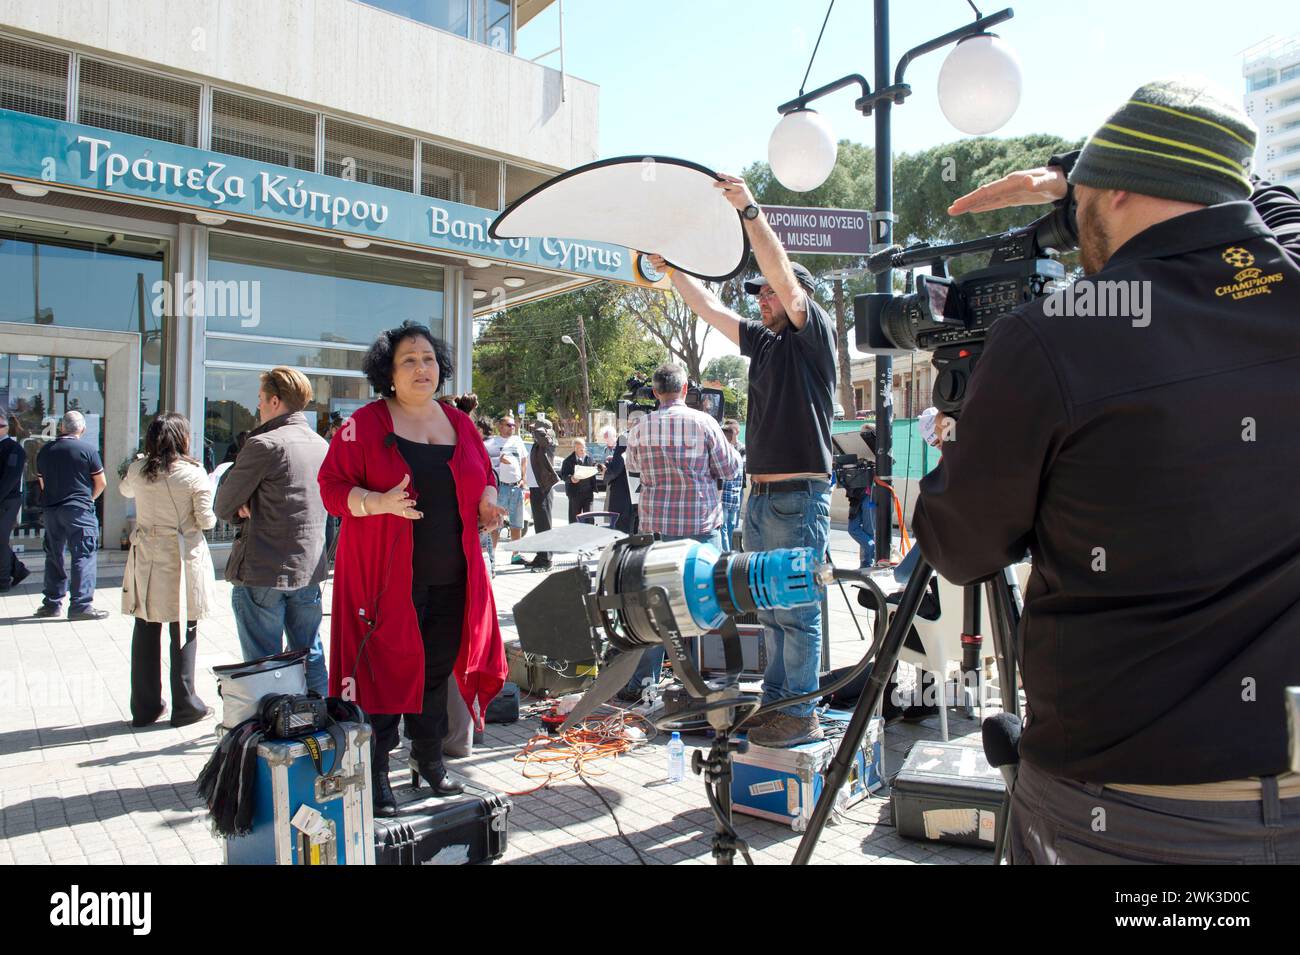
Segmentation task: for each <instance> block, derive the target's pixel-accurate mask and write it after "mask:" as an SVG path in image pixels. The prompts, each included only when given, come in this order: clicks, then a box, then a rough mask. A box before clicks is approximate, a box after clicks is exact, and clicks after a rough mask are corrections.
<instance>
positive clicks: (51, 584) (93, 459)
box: [36, 411, 108, 620]
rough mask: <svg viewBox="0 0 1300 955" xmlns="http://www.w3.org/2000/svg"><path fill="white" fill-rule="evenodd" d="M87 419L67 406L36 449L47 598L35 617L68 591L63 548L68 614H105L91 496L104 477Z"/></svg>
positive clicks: (51, 609) (54, 610) (50, 612)
mask: <svg viewBox="0 0 1300 955" xmlns="http://www.w3.org/2000/svg"><path fill="white" fill-rule="evenodd" d="M85 433H86V419H85V417H84V416H83V415H82V414H81V412H80V411H69V412H67V413H65V414H64V415H63V417H62V418H60V419H59V436H58V438H56V439H55V440H53V441H50V442H49V443H47V444H46V445H45V447H43V448H41V450H40V452H39V453H38V454H37V455H36V476H37V480H39V481H40V485H41V504H42V506H43V508H44V510H43V512H42V516H43V518H44V520H45V591H44V593H45V600H44V602H43V603H42V604H41V606H40V609H38V610H37V611H36V616H38V617H57V616H58V615H59V612H60V610H61V608H62V605H63V596H64V594H66V593H67V592H68V574H67V571H66V570H65V568H64V563H63V550H64V548H65V547H66V548H67V549H68V553H69V555H70V556H71V558H72V597H71V601H70V602H69V604H68V619H69V620H103V619H105V618H107V617H108V611H107V610H96V609H95V607H94V606H93V603H94V599H95V571H96V567H95V558H96V553H97V551H98V550H99V515H97V514H96V513H95V499H96V498H98V497H99V495H101V494H103V493H104V488H105V487H106V486H107V484H108V481H107V479H106V478H105V477H104V463H103V462H102V461H101V460H100V458H99V451H98V450H97V449H96V448H95V446H94V445H92V444H91V443H90V442H89V441H85V440H83V436H84V435H85Z"/></svg>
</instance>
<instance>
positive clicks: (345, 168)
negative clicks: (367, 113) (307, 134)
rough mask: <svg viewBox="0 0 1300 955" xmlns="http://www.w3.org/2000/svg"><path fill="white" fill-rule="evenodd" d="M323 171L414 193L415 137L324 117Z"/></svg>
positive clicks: (342, 177) (344, 177)
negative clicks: (411, 137)
mask: <svg viewBox="0 0 1300 955" xmlns="http://www.w3.org/2000/svg"><path fill="white" fill-rule="evenodd" d="M325 173H326V175H330V176H338V177H339V178H340V179H350V180H353V181H355V182H368V183H370V184H371V185H374V186H384V187H386V188H388V189H400V190H401V191H402V192H413V191H414V186H415V140H413V139H410V138H409V137H406V136H398V135H396V134H394V133H385V132H381V131H379V130H377V129H370V128H368V127H366V126H354V125H352V124H351V123H344V122H340V121H339V120H337V119H330V118H328V117H327V118H326V119H325Z"/></svg>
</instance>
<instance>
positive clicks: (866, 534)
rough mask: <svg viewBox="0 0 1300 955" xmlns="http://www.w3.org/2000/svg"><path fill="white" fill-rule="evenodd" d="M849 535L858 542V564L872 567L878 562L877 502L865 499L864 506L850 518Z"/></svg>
mask: <svg viewBox="0 0 1300 955" xmlns="http://www.w3.org/2000/svg"><path fill="white" fill-rule="evenodd" d="M849 536H850V537H852V538H853V539H854V540H855V541H857V543H858V554H859V559H858V566H859V567H870V566H871V565H872V564H874V563H875V562H876V504H875V502H874V501H863V502H862V506H861V507H860V508H858V510H857V511H856V512H855V513H854V515H853V516H852V517H850V518H849Z"/></svg>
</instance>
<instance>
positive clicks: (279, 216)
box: [0, 109, 637, 282]
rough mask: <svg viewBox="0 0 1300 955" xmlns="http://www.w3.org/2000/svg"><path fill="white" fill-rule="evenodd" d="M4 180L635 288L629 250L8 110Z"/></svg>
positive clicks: (1, 121) (0, 163)
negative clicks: (533, 233)
mask: <svg viewBox="0 0 1300 955" xmlns="http://www.w3.org/2000/svg"><path fill="white" fill-rule="evenodd" d="M0 175H7V176H15V177H20V178H24V179H33V180H39V181H42V182H47V183H51V184H55V185H62V186H71V187H75V188H79V189H88V190H94V191H97V192H101V193H106V194H110V195H118V196H124V197H128V198H132V199H143V200H154V201H158V202H164V203H167V204H169V205H175V206H184V207H187V208H191V209H194V210H202V211H207V212H214V213H219V214H220V215H230V216H241V215H243V216H253V217H256V218H259V219H265V220H271V221H277V222H286V223H291V224H293V225H299V226H309V227H312V228H315V229H321V230H324V231H327V232H337V233H339V235H340V236H341V237H342V236H360V237H363V238H370V239H376V240H383V239H387V240H390V241H394V242H401V243H405V244H407V245H415V246H422V247H425V248H429V249H436V250H438V251H445V252H453V253H458V254H461V255H473V256H483V257H486V258H492V259H501V260H506V261H510V262H517V263H519V264H521V265H535V266H538V267H540V268H545V269H551V270H554V271H564V272H570V273H573V274H575V275H580V276H585V277H590V278H601V279H612V280H614V281H620V282H636V281H637V277H636V275H635V272H634V268H633V267H634V262H633V258H634V256H633V253H632V252H630V251H629V250H628V249H625V248H622V247H620V246H613V245H607V244H605V243H600V242H578V241H572V240H567V239H550V238H546V239H526V238H525V239H493V238H491V237H490V236H489V235H488V226H489V225H491V223H492V219H493V218H494V217H495V213H492V212H489V211H487V210H484V209H480V208H478V207H476V206H467V205H462V204H461V203H458V202H445V201H442V200H437V199H429V198H426V197H424V196H417V195H412V194H410V193H406V192H400V191H398V190H394V189H384V188H382V187H379V186H372V185H368V184H366V183H360V182H351V181H349V180H346V179H337V178H335V177H333V176H322V175H319V174H317V173H310V172H303V171H302V170H300V169H291V168H289V167H287V166H276V165H270V164H267V163H259V162H254V161H252V160H249V159H243V158H241V157H238V156H228V155H225V154H223V153H213V152H207V151H205V150H202V149H193V148H191V147H189V146H177V145H175V144H173V143H167V142H161V141H159V140H155V139H145V138H142V137H140V136H132V135H129V134H127V133H119V132H113V131H111V130H104V129H97V128H95V127H93V126H82V125H80V124H78V123H65V122H61V121H59V120H53V119H46V118H45V117H42V116H31V115H28V114H27V113H16V112H13V111H12V110H6V109H0Z"/></svg>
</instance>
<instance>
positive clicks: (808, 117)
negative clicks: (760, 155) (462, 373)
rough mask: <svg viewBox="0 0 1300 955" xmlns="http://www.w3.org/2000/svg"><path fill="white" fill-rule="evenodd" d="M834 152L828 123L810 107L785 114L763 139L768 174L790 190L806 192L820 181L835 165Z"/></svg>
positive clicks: (833, 138) (833, 139)
mask: <svg viewBox="0 0 1300 955" xmlns="http://www.w3.org/2000/svg"><path fill="white" fill-rule="evenodd" d="M837 152H838V147H837V146H836V143H835V134H834V132H833V131H832V130H831V124H830V123H828V122H826V119H825V117H823V116H822V115H821V114H820V113H818V112H817V111H816V110H811V109H797V110H795V111H794V112H792V113H786V114H785V116H783V117H781V122H779V123H777V124H776V129H774V130H772V138H771V139H769V140H768V141H767V162H768V165H769V166H771V167H772V175H774V176H776V178H777V181H778V182H780V183H781V185H783V186H785V187H786V188H787V189H789V190H790V191H792V192H810V191H812V190H813V189H816V188H817V187H818V186H820V185H821V184H822V183H824V182H825V181H826V180H827V179H828V178H829V177H830V174H831V171H832V170H833V169H834V168H835V156H836V153H837Z"/></svg>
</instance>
